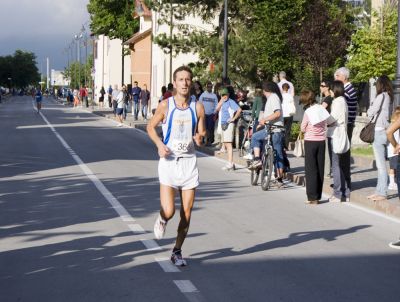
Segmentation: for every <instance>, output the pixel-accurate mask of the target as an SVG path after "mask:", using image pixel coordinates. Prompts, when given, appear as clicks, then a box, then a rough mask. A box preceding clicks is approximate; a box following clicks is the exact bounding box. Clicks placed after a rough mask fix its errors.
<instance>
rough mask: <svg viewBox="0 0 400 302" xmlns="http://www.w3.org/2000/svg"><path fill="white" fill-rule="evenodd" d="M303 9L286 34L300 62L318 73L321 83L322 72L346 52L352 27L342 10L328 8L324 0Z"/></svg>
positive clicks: (316, 1)
mask: <svg viewBox="0 0 400 302" xmlns="http://www.w3.org/2000/svg"><path fill="white" fill-rule="evenodd" d="M306 12H307V14H306V15H305V16H304V17H303V18H302V19H300V20H299V22H298V23H297V24H296V27H295V28H296V30H293V31H291V33H290V34H289V44H290V49H291V52H292V53H293V54H294V55H295V56H296V57H298V59H299V60H300V62H301V63H303V65H309V66H310V67H311V68H312V69H313V70H314V72H315V73H316V74H318V75H319V81H320V82H321V81H322V77H323V71H324V70H325V69H327V68H329V67H331V66H332V65H334V63H335V61H336V60H337V59H338V58H339V57H344V55H345V54H346V49H347V47H348V45H349V41H350V36H351V27H350V26H348V24H346V20H345V14H343V12H342V10H341V9H339V8H338V7H337V6H330V7H329V4H328V3H327V2H326V1H323V0H313V1H310V2H309V3H308V5H307V9H306Z"/></svg>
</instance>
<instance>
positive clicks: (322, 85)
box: [319, 84, 328, 88]
mask: <svg viewBox="0 0 400 302" xmlns="http://www.w3.org/2000/svg"><path fill="white" fill-rule="evenodd" d="M319 87H322V88H324V87H328V86H326V85H324V84H321V85H320V86H319Z"/></svg>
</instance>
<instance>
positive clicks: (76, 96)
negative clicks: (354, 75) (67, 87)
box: [73, 87, 79, 108]
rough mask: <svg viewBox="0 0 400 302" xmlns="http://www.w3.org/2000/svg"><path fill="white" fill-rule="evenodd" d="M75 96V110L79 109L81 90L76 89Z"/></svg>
mask: <svg viewBox="0 0 400 302" xmlns="http://www.w3.org/2000/svg"><path fill="white" fill-rule="evenodd" d="M73 96H74V108H76V107H78V105H79V89H78V87H76V88H75V89H74V92H73Z"/></svg>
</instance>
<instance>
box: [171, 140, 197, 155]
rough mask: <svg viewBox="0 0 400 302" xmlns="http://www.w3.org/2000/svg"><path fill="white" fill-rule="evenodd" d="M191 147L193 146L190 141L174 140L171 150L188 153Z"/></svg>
mask: <svg viewBox="0 0 400 302" xmlns="http://www.w3.org/2000/svg"><path fill="white" fill-rule="evenodd" d="M192 148H193V142H192V141H179V140H174V141H173V142H172V150H173V151H174V152H176V153H188V152H191V151H192Z"/></svg>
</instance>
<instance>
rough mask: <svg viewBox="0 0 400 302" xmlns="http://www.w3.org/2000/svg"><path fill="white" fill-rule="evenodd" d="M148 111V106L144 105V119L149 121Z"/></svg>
mask: <svg viewBox="0 0 400 302" xmlns="http://www.w3.org/2000/svg"><path fill="white" fill-rule="evenodd" d="M147 110H148V106H147V105H142V117H143V118H144V119H147Z"/></svg>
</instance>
